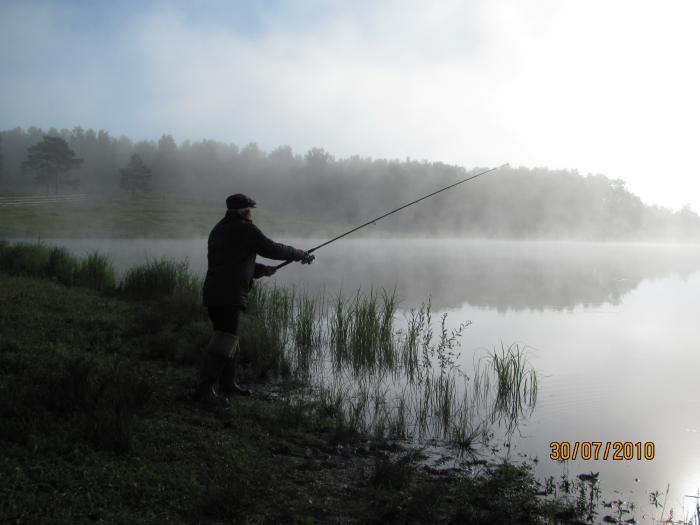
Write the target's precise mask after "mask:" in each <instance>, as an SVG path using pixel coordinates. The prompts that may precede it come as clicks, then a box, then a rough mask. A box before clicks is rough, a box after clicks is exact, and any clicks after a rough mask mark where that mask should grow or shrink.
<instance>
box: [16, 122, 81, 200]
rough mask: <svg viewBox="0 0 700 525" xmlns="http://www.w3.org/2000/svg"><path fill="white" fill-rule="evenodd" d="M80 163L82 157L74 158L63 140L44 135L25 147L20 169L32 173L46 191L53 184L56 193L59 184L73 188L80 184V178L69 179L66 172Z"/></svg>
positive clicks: (72, 152) (77, 166)
mask: <svg viewBox="0 0 700 525" xmlns="http://www.w3.org/2000/svg"><path fill="white" fill-rule="evenodd" d="M82 165H83V159H79V158H76V156H75V152H74V151H73V150H72V149H70V148H69V147H68V143H66V141H65V140H63V139H62V138H60V137H51V136H49V135H44V140H42V141H41V142H39V143H37V144H34V145H33V146H30V147H29V148H27V158H26V160H25V161H24V162H23V163H22V169H23V170H24V171H29V172H32V173H34V181H35V182H36V183H37V184H43V185H45V186H46V191H47V192H48V189H49V187H50V186H53V187H54V190H55V192H56V193H58V186H59V184H64V185H66V186H69V187H73V188H74V187H77V186H79V185H80V179H69V178H67V174H68V172H70V171H71V170H74V169H77V168H79V167H80V166H82Z"/></svg>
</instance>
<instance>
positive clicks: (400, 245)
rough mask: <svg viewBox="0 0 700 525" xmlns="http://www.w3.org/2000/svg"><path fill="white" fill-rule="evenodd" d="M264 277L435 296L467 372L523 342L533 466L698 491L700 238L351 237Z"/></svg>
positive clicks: (646, 488) (135, 255)
mask: <svg viewBox="0 0 700 525" xmlns="http://www.w3.org/2000/svg"><path fill="white" fill-rule="evenodd" d="M275 240H278V241H280V242H285V243H288V244H291V245H293V246H297V247H300V248H306V249H308V248H310V247H312V246H315V245H317V244H319V243H320V242H321V241H319V242H316V241H315V240H309V239H275ZM52 242H55V243H56V244H59V245H64V246H66V247H68V248H69V249H70V250H72V251H74V252H76V253H81V254H82V253H85V252H87V251H91V250H95V249H97V250H99V251H102V252H104V253H107V254H109V255H110V256H111V258H112V260H113V261H114V263H115V266H116V268H117V270H118V271H120V272H123V271H124V270H125V269H127V268H129V267H131V266H134V265H137V264H141V263H143V262H145V260H146V259H147V258H150V259H156V258H159V257H161V256H167V257H171V258H175V259H183V258H185V257H187V258H188V260H189V262H190V268H191V269H192V270H193V271H194V272H196V273H197V274H199V275H204V273H205V271H206V239H193V240H151V239H149V240H128V241H124V240H117V241H112V240H108V239H105V240H103V241H94V240H68V239H64V240H62V239H57V240H55V241H52ZM262 262H265V261H264V260H262ZM268 283H270V284H272V283H276V284H278V285H282V286H294V287H295V288H296V289H299V290H306V291H308V292H310V293H312V294H321V293H325V294H326V296H331V297H333V296H335V295H337V294H338V293H342V294H343V295H344V296H348V297H349V296H352V295H354V294H355V293H356V292H357V290H358V289H361V290H362V291H363V292H368V291H369V290H370V288H372V289H374V290H377V291H379V290H380V289H381V288H384V289H387V290H389V291H391V290H393V289H394V288H395V289H396V293H397V295H398V297H399V299H400V301H401V303H400V305H399V306H400V308H404V309H406V310H407V309H411V308H415V307H418V306H420V304H421V303H422V302H425V301H427V300H428V298H430V300H431V303H432V306H433V311H434V313H435V317H434V318H435V319H437V317H438V315H439V314H440V313H441V312H449V315H448V327H455V326H457V325H458V324H459V323H461V322H464V321H467V320H468V321H471V322H472V324H471V325H470V326H469V327H468V328H467V330H466V331H465V333H464V336H463V338H462V341H461V342H462V345H461V351H462V365H463V367H464V369H465V370H469V369H470V367H471V365H472V362H473V360H474V359H478V358H479V356H480V355H483V354H484V352H485V351H486V350H491V349H494V348H500V346H501V344H504V345H505V346H508V345H510V344H518V345H520V346H521V347H524V348H527V355H528V360H529V362H530V364H531V365H532V366H533V367H534V368H535V370H536V371H537V373H538V382H539V394H538V403H537V407H536V409H535V412H534V414H533V416H532V417H531V418H530V419H529V420H527V421H525V422H524V423H523V424H522V426H521V427H520V429H519V435H517V436H516V439H515V440H514V441H513V444H512V448H511V449H510V454H511V455H512V456H513V457H514V458H515V459H518V458H523V457H529V458H537V459H538V463H537V464H536V469H537V471H538V474H539V475H540V476H541V477H547V476H555V478H558V476H560V475H561V474H562V473H563V472H568V473H569V474H571V475H576V474H578V473H589V472H600V473H601V474H600V476H601V480H602V483H601V486H602V489H603V497H604V498H607V499H612V498H613V497H616V496H615V493H613V492H612V491H614V490H619V491H620V492H619V493H617V496H619V497H620V498H622V499H629V500H632V501H636V502H637V503H638V504H639V505H643V504H646V502H647V501H648V493H649V492H650V491H653V490H665V487H666V485H667V484H668V483H670V484H671V487H672V490H671V495H670V498H671V499H669V501H670V502H671V501H672V504H673V505H674V506H675V507H676V508H680V507H681V505H682V504H685V505H686V507H687V506H688V500H685V501H684V500H683V495H684V494H694V493H695V491H696V490H697V489H698V488H700V474H698V473H699V472H700V452H698V451H700V421H698V418H697V414H698V413H700V384H699V383H698V382H697V380H696V371H697V370H698V369H700V352H698V351H697V347H698V345H697V313H698V312H699V311H700V246H696V245H680V244H679V245H669V244H662V245H659V244H621V243H584V242H545V241H518V242H507V241H455V240H443V239H435V240H392V239H348V240H341V241H339V242H337V243H334V244H332V245H329V246H328V247H325V248H323V249H321V250H319V251H318V252H317V253H316V261H315V262H314V263H313V264H312V265H311V266H302V265H300V264H291V265H289V266H287V267H285V268H284V269H282V270H280V272H279V273H278V274H277V275H275V276H274V277H273V278H272V279H269V280H268ZM399 324H400V322H399ZM552 441H570V442H572V443H573V442H574V441H603V442H606V441H623V442H624V441H630V442H653V443H654V444H655V448H656V455H655V459H654V460H653V461H644V460H642V461H638V460H634V461H612V460H608V461H603V460H599V461H582V460H578V461H576V462H569V463H566V464H559V463H557V462H555V461H552V460H550V459H549V452H550V450H549V443H550V442H552ZM502 450H505V449H502Z"/></svg>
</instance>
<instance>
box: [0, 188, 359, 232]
mask: <svg viewBox="0 0 700 525" xmlns="http://www.w3.org/2000/svg"><path fill="white" fill-rule="evenodd" d="M7 198H8V197H6V199H7ZM28 199H29V198H28V197H26V196H25V197H22V200H24V201H25V203H21V204H16V203H12V204H8V203H7V202H3V200H2V199H0V238H18V237H24V238H36V237H41V238H50V237H55V238H61V237H64V238H66V237H67V238H75V237H100V238H105V237H106V238H143V237H146V238H194V237H206V236H207V235H208V234H209V231H210V230H211V228H212V226H213V225H214V224H216V222H217V221H218V220H220V219H221V217H223V215H224V213H225V212H226V209H225V205H224V202H223V199H222V200H221V202H219V201H199V200H185V199H181V198H173V197H164V198H141V199H129V198H125V197H119V198H106V197H99V196H87V197H83V198H81V199H76V200H63V201H62V200H52V198H51V196H37V197H36V198H33V199H32V201H31V202H30V203H29V202H26V201H27V200H28ZM254 221H255V222H256V224H258V225H259V226H260V227H261V228H262V229H263V231H265V232H270V234H276V235H292V236H327V235H332V234H334V233H336V234H337V233H339V232H341V231H343V230H344V229H347V228H344V225H337V224H329V223H328V222H327V221H318V220H316V221H314V220H307V219H303V218H301V217H291V216H287V215H280V214H277V213H274V212H273V211H270V210H266V209H264V208H262V209H257V210H255V212H254Z"/></svg>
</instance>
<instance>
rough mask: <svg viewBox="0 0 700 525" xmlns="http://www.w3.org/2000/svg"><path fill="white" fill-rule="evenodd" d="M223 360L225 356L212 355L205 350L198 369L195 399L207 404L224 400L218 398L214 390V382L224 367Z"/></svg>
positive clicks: (215, 403) (220, 402) (219, 402)
mask: <svg viewBox="0 0 700 525" xmlns="http://www.w3.org/2000/svg"><path fill="white" fill-rule="evenodd" d="M225 361H226V359H225V358H223V357H219V356H217V355H213V354H211V353H210V352H208V351H206V350H205V352H204V355H203V356H202V366H201V368H200V370H199V384H198V385H197V390H196V391H195V393H194V399H195V401H200V402H202V403H205V404H207V405H218V404H222V403H223V402H225V401H226V400H225V399H223V398H220V397H219V395H218V394H217V392H216V383H217V381H218V380H219V377H220V375H221V372H222V370H223V368H224V365H225Z"/></svg>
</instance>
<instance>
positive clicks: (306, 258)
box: [301, 252, 316, 264]
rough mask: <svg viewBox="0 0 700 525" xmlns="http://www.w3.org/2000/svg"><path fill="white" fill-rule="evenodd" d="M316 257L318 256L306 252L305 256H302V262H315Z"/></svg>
mask: <svg viewBox="0 0 700 525" xmlns="http://www.w3.org/2000/svg"><path fill="white" fill-rule="evenodd" d="M315 258H316V257H314V256H313V255H311V254H310V253H309V252H304V255H303V257H302V258H301V264H311V263H312V262H314V259H315Z"/></svg>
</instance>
